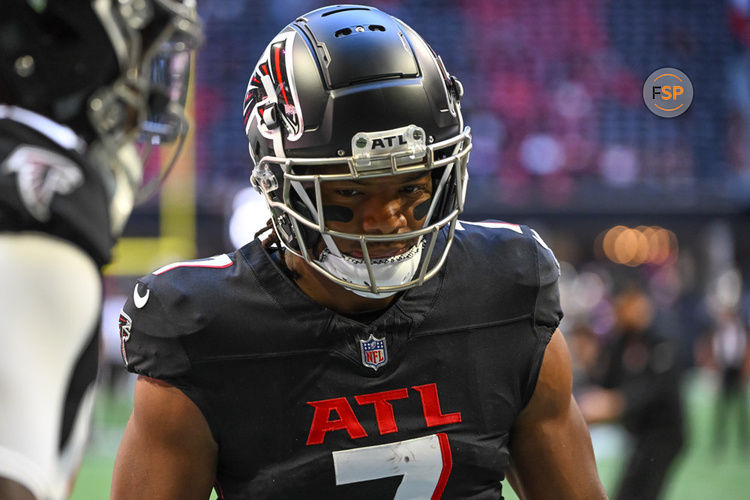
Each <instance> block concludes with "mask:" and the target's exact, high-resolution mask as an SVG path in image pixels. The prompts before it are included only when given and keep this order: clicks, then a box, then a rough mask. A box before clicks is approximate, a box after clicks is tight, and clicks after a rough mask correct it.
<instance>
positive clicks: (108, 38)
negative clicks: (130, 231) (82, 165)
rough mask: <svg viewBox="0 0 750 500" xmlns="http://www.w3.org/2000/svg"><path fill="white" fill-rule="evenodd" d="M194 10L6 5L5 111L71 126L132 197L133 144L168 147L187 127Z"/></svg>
mask: <svg viewBox="0 0 750 500" xmlns="http://www.w3.org/2000/svg"><path fill="white" fill-rule="evenodd" d="M195 7H196V5H195V0H182V1H180V0H81V1H76V2H68V1H63V0H6V1H4V2H3V7H2V11H3V12H2V15H0V104H2V105H4V106H3V111H2V114H3V115H6V116H8V115H13V116H15V117H16V118H18V117H19V116H23V111H32V112H34V113H37V114H40V115H43V116H44V117H47V118H50V119H52V120H53V121H55V122H57V123H59V124H62V125H65V126H67V127H69V128H71V129H72V130H73V131H74V132H75V133H76V134H77V135H78V136H80V137H81V138H82V139H83V140H84V141H85V142H86V144H87V145H88V147H87V148H86V153H87V155H88V156H90V157H92V161H93V163H94V164H96V165H104V166H105V167H106V168H105V169H104V170H105V172H104V173H105V177H106V179H105V180H106V182H107V184H108V185H109V186H110V188H111V191H112V192H111V196H112V197H113V198H118V197H120V201H122V196H123V195H122V192H119V193H118V190H121V189H123V188H124V189H125V191H128V190H130V191H131V192H132V191H134V190H135V189H136V188H138V187H139V186H140V182H141V179H142V166H141V164H140V162H139V161H137V158H138V155H137V154H134V148H132V143H133V141H134V140H136V139H138V138H139V137H142V135H147V136H148V142H149V143H162V142H169V141H173V140H175V139H176V138H177V137H178V136H180V134H184V133H185V132H186V130H187V128H186V122H185V119H184V102H185V94H186V92H185V91H186V88H187V79H188V75H189V69H190V54H189V51H191V50H193V49H195V48H197V47H198V46H199V45H200V43H201V41H202V31H201V26H200V22H199V20H198V18H197V14H196V8H195ZM18 109H20V110H23V111H21V112H19V111H17V110H18ZM125 198H128V195H125ZM115 210H117V209H116V208H115ZM126 211H127V212H128V213H129V209H128V210H126ZM114 216H115V217H116V215H114Z"/></svg>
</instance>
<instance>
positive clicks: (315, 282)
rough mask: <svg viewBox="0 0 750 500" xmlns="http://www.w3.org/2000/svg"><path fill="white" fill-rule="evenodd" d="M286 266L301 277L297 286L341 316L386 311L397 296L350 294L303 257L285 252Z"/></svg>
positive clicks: (297, 281)
mask: <svg viewBox="0 0 750 500" xmlns="http://www.w3.org/2000/svg"><path fill="white" fill-rule="evenodd" d="M284 258H285V260H286V266H287V267H288V268H289V269H290V270H292V271H293V272H295V273H297V275H299V278H298V279H297V280H296V281H295V283H297V286H298V287H299V288H300V290H302V291H303V292H305V294H306V295H308V296H309V297H310V298H311V299H313V300H314V301H315V302H317V303H318V304H320V305H322V306H325V307H327V308H329V309H331V310H333V311H336V312H338V313H341V314H345V315H347V314H357V313H366V312H370V311H377V310H380V309H385V308H386V307H388V305H389V304H390V303H391V302H392V301H393V299H394V298H395V296H390V297H386V298H384V299H370V298H367V297H362V296H360V295H357V294H356V293H353V292H350V291H349V290H347V289H345V288H344V287H342V286H340V285H337V284H336V283H334V282H333V281H331V280H329V279H328V278H326V277H325V276H323V275H321V274H320V273H319V272H317V271H315V270H314V269H313V268H312V267H311V266H310V265H309V264H308V263H307V262H305V261H304V259H302V258H301V257H298V256H296V255H294V254H293V253H291V252H285V255H284Z"/></svg>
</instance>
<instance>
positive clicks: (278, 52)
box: [273, 45, 289, 104]
mask: <svg viewBox="0 0 750 500" xmlns="http://www.w3.org/2000/svg"><path fill="white" fill-rule="evenodd" d="M280 56H281V47H279V46H278V45H276V46H275V47H274V48H273V58H274V62H275V63H276V80H278V82H279V86H280V87H281V95H283V96H284V102H285V103H286V104H289V99H287V97H286V90H285V89H284V80H283V79H282V78H281V63H280V62H279V58H280Z"/></svg>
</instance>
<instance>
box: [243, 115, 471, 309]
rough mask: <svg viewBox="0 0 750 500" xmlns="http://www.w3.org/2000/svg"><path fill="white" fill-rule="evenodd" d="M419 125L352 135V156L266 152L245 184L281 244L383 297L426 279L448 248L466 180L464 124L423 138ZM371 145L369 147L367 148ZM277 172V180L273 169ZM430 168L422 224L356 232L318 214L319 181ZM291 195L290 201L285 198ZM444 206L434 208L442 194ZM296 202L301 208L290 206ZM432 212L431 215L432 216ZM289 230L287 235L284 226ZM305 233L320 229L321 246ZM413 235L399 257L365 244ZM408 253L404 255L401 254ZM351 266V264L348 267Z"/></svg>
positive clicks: (346, 283)
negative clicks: (441, 238) (352, 246)
mask: <svg viewBox="0 0 750 500" xmlns="http://www.w3.org/2000/svg"><path fill="white" fill-rule="evenodd" d="M428 141H429V139H428V136H427V135H426V134H425V131H424V130H422V129H421V128H420V127H417V126H415V125H409V126H407V127H402V128H398V129H392V130H385V131H379V132H361V133H357V134H355V135H354V136H353V137H352V153H353V154H352V155H351V156H348V157H346V156H339V157H330V158H280V157H273V156H267V157H264V158H262V159H260V161H259V162H258V165H257V166H256V168H255V169H254V170H253V174H252V177H251V183H252V184H253V186H254V187H255V188H256V189H257V190H258V191H259V192H260V193H261V194H263V196H264V197H265V200H266V203H267V204H268V206H269V208H270V209H271V212H272V221H273V225H274V229H275V231H276V232H277V234H278V235H279V236H280V240H281V241H282V242H287V241H291V240H292V239H294V240H295V241H296V242H297V243H298V247H299V248H292V247H291V246H289V245H288V244H285V246H286V247H287V248H288V249H289V251H291V252H292V253H294V254H295V255H297V256H299V257H301V258H303V259H304V260H305V261H306V262H307V263H308V264H309V265H310V266H312V267H313V269H315V270H316V271H318V272H320V273H321V274H323V275H324V276H326V277H327V278H328V279H330V280H332V281H334V282H335V283H337V284H339V285H341V286H343V287H345V288H347V289H349V290H351V291H353V292H355V293H358V294H360V295H363V296H366V297H377V298H382V297H387V296H389V295H392V294H394V293H397V292H399V291H401V290H405V289H408V288H412V287H415V286H418V285H421V284H422V283H424V281H426V280H428V279H430V278H432V277H433V276H435V275H436V274H437V272H438V271H439V270H440V268H441V267H442V265H443V263H444V262H445V259H446V257H447V255H448V251H449V250H450V247H451V243H452V241H453V235H454V232H455V227H456V221H457V220H458V215H459V214H460V213H461V212H462V211H463V208H464V201H465V198H466V186H467V181H468V173H467V168H466V167H467V163H468V159H469V152H470V151H471V147H472V145H471V133H470V129H469V128H468V127H466V128H465V129H464V130H463V132H462V133H461V134H459V135H457V136H455V137H453V138H450V139H447V140H444V141H441V142H437V143H433V144H428ZM375 151H376V152H375ZM331 165H345V166H346V168H345V170H346V171H345V172H342V173H334V174H330V173H329V174H316V173H314V172H315V170H316V168H315V167H323V166H331ZM279 169H280V171H281V182H279V178H278V177H277V175H275V174H274V170H276V171H278V170H279ZM433 171H437V172H438V173H439V174H438V175H437V177H436V178H437V182H436V183H433V193H432V200H431V203H430V207H429V209H428V211H427V214H426V216H425V218H424V220H425V222H424V225H423V227H422V228H420V229H417V230H414V231H409V232H405V233H399V234H358V233H345V232H341V231H336V230H333V229H331V228H330V227H329V226H328V225H327V224H326V220H325V213H324V210H323V207H324V202H323V201H324V200H323V196H322V190H321V185H322V183H324V182H331V181H343V180H361V179H371V178H379V177H388V176H395V175H401V174H410V173H419V172H425V173H428V172H429V173H432V172H433ZM293 197H296V200H294V199H293ZM446 198H447V199H451V200H452V201H451V206H449V207H443V208H442V213H441V214H437V213H436V211H437V210H438V207H440V205H441V202H442V201H443V200H444V199H446ZM298 200H301V201H302V203H303V205H304V211H305V212H306V213H302V212H301V211H300V210H299V209H295V208H294V206H295V203H296V204H297V206H299V201H298ZM438 216H439V217H440V218H439V219H437V220H434V221H433V219H435V218H436V217H438ZM284 226H286V227H289V228H291V234H289V233H288V231H287V230H285V229H284ZM445 227H448V234H447V241H446V243H445V245H444V246H443V248H442V249H441V251H440V255H439V256H438V257H437V258H435V259H433V253H434V251H435V248H436V243H437V240H438V233H439V232H440V230H441V229H443V228H445ZM303 228H304V229H305V230H306V231H310V230H312V231H315V232H317V233H319V234H320V236H321V238H322V240H323V242H324V245H325V249H324V250H323V252H322V253H321V255H320V256H316V255H314V249H312V248H308V246H307V244H306V243H305V237H304V235H303ZM333 238H339V239H343V240H353V241H358V242H359V245H360V248H361V251H362V255H363V258H362V259H356V258H353V257H351V256H348V255H343V254H342V253H341V252H340V251H339V249H338V247H337V246H336V244H335V242H334V240H333ZM409 240H413V241H416V242H417V243H416V245H415V246H414V247H413V248H412V249H410V250H408V251H407V252H405V253H404V254H403V255H404V257H403V258H400V257H395V258H389V259H381V260H377V259H372V258H370V255H369V251H368V244H371V243H372V244H383V243H389V242H391V243H392V242H399V241H409ZM407 257H408V258H407ZM352 266H354V267H352Z"/></svg>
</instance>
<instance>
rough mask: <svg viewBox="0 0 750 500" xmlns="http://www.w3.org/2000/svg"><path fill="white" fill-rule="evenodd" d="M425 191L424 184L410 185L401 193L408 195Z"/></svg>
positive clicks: (402, 189) (404, 187)
mask: <svg viewBox="0 0 750 500" xmlns="http://www.w3.org/2000/svg"><path fill="white" fill-rule="evenodd" d="M425 190H426V187H425V186H424V184H409V185H406V186H403V187H402V188H401V191H402V192H404V193H406V194H417V193H422V192H423V191H425Z"/></svg>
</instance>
